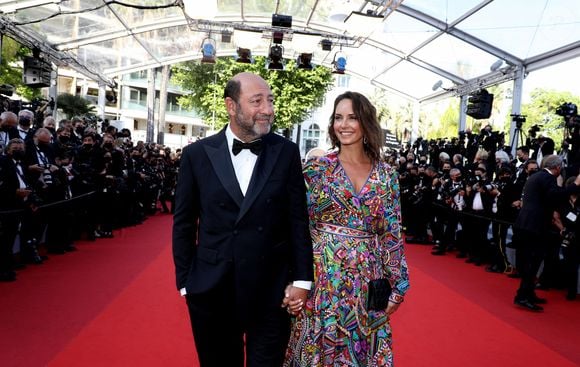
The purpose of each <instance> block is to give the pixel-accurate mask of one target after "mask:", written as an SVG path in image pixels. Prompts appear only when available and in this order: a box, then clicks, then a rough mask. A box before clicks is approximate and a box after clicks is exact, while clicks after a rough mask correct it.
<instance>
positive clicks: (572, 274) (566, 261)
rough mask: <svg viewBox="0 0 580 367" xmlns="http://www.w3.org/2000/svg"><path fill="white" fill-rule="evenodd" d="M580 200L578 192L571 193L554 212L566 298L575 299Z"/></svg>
mask: <svg viewBox="0 0 580 367" xmlns="http://www.w3.org/2000/svg"><path fill="white" fill-rule="evenodd" d="M574 179H575V177H570V178H569V179H568V180H567V181H566V184H567V185H566V186H569V185H574ZM579 216H580V202H579V201H578V194H572V195H570V197H569V199H568V201H567V202H566V203H564V204H562V205H561V206H560V207H559V208H558V210H557V211H555V212H554V224H555V226H556V227H557V228H558V230H559V231H560V235H561V244H560V253H561V256H562V262H563V268H564V269H563V273H564V274H563V275H564V283H565V287H566V291H567V292H566V299H567V300H569V301H573V300H575V299H576V297H577V293H578V263H579V261H580V238H579V236H578V235H579V234H580V232H579V230H580V218H578V217H579Z"/></svg>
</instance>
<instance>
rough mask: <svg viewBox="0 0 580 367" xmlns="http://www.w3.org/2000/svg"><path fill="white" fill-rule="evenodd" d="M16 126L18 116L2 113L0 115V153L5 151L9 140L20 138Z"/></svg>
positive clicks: (12, 113) (11, 113) (8, 112)
mask: <svg viewBox="0 0 580 367" xmlns="http://www.w3.org/2000/svg"><path fill="white" fill-rule="evenodd" d="M16 126H18V116H16V114H15V113H14V112H10V111H4V112H2V113H1V114H0V153H2V152H3V151H4V150H5V149H6V146H7V145H8V142H9V141H10V140H12V139H15V138H20V135H19V134H18V129H17V128H16Z"/></svg>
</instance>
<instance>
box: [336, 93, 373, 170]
mask: <svg viewBox="0 0 580 367" xmlns="http://www.w3.org/2000/svg"><path fill="white" fill-rule="evenodd" d="M343 99H350V100H351V102H352V110H353V112H354V114H355V115H356V117H357V118H358V121H359V123H360V126H361V128H362V131H363V136H364V138H365V141H366V142H365V143H364V144H363V147H364V150H365V153H366V154H367V155H368V156H369V157H370V158H371V160H373V162H378V161H379V160H380V159H381V146H382V145H383V144H382V143H383V132H382V130H381V126H380V125H379V121H378V119H377V109H376V108H375V106H373V104H372V103H371V102H370V101H369V100H368V98H367V97H365V96H363V95H362V94H360V93H357V92H350V91H349V92H345V93H343V94H341V95H339V96H338V97H336V99H335V100H334V108H333V109H332V115H330V123H329V125H328V136H330V141H331V142H332V147H333V148H338V149H339V150H340V141H339V140H338V137H337V136H336V134H335V133H334V114H335V113H336V106H337V105H338V104H339V103H340V101H342V100H343Z"/></svg>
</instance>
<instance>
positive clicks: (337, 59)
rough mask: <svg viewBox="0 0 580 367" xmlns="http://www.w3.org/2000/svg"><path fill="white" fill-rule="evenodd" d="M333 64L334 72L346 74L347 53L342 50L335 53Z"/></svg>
mask: <svg viewBox="0 0 580 367" xmlns="http://www.w3.org/2000/svg"><path fill="white" fill-rule="evenodd" d="M332 65H334V71H333V73H334V74H344V71H345V70H346V55H345V54H344V53H343V52H342V51H338V52H337V53H335V54H334V60H333V61H332Z"/></svg>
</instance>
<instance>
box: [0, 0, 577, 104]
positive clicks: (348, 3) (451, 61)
mask: <svg viewBox="0 0 580 367" xmlns="http://www.w3.org/2000/svg"><path fill="white" fill-rule="evenodd" d="M184 3H185V4H184ZM211 3H212V2H211V1H210V0H195V1H194V0H183V1H182V0H177V1H175V0H119V1H117V0H0V32H1V33H4V34H7V35H8V36H10V37H13V38H15V39H17V40H19V41H20V42H22V43H24V44H26V45H27V46H29V47H31V48H37V49H39V50H40V52H41V54H42V55H44V56H45V57H48V58H50V59H51V61H53V62H54V63H55V64H56V65H68V66H70V67H73V68H75V69H77V70H78V71H80V72H81V73H84V74H86V75H87V76H89V77H92V78H94V79H98V80H101V81H105V82H106V83H108V84H110V85H112V84H114V81H113V80H114V78H115V77H116V76H118V75H120V74H123V73H126V72H132V71H136V70H141V69H148V68H151V67H157V66H161V65H167V64H173V63H176V62H180V61H185V60H192V59H199V58H201V53H200V49H201V43H202V41H203V40H204V39H205V38H208V37H211V38H213V39H215V40H216V41H217V54H218V56H234V55H235V53H236V48H237V47H245V48H251V49H252V52H253V55H266V54H267V51H268V50H269V47H270V44H271V37H272V32H273V31H282V32H283V33H284V42H283V44H282V45H283V47H284V56H285V57H286V58H296V56H297V55H298V54H300V53H303V52H312V53H313V63H314V64H319V65H325V66H329V67H332V61H333V58H334V55H335V54H336V52H338V51H341V50H342V52H344V53H345V54H346V55H347V57H348V62H347V66H346V69H347V73H348V74H351V75H355V76H357V77H360V78H363V79H365V80H367V81H368V82H369V83H371V84H373V85H376V86H378V87H381V88H384V89H386V90H389V91H392V92H395V93H397V94H399V95H402V96H404V97H406V98H409V99H412V100H416V101H420V102H425V101H429V100H432V99H435V98H441V97H442V96H444V95H449V94H456V95H465V94H468V93H469V92H471V91H473V90H474V89H478V88H480V87H484V86H487V85H490V84H494V83H497V82H501V81H505V80H510V79H513V78H514V76H515V73H516V70H519V71H520V72H521V71H524V72H532V71H534V70H538V69H541V68H543V67H546V66H550V65H553V64H556V63H559V62H562V61H565V60H568V59H571V58H575V57H578V56H580V7H578V6H577V4H576V1H574V0H483V1H482V0H278V1H275V0H242V1H234V0H217V9H215V3H214V9H212V6H210V4H211ZM184 9H187V10H188V12H187V13H186V12H185V11H184ZM186 14H188V15H186ZM272 14H283V15H290V16H292V27H291V28H279V27H273V26H272ZM190 16H191V17H190ZM193 18H199V19H193ZM345 19H346V20H345ZM224 34H226V35H227V34H232V36H233V37H232V40H231V41H230V42H226V41H227V40H224V41H223V42H222V35H224ZM322 39H329V40H331V41H332V44H333V46H332V49H331V50H330V51H323V50H322V49H321V47H320V41H321V40H322ZM498 60H501V61H498ZM492 64H495V66H497V69H495V70H490V67H491V65H492ZM438 81H441V83H438ZM435 84H439V86H440V88H438V89H437V90H435V91H434V90H433V86H434V85H435Z"/></svg>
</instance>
